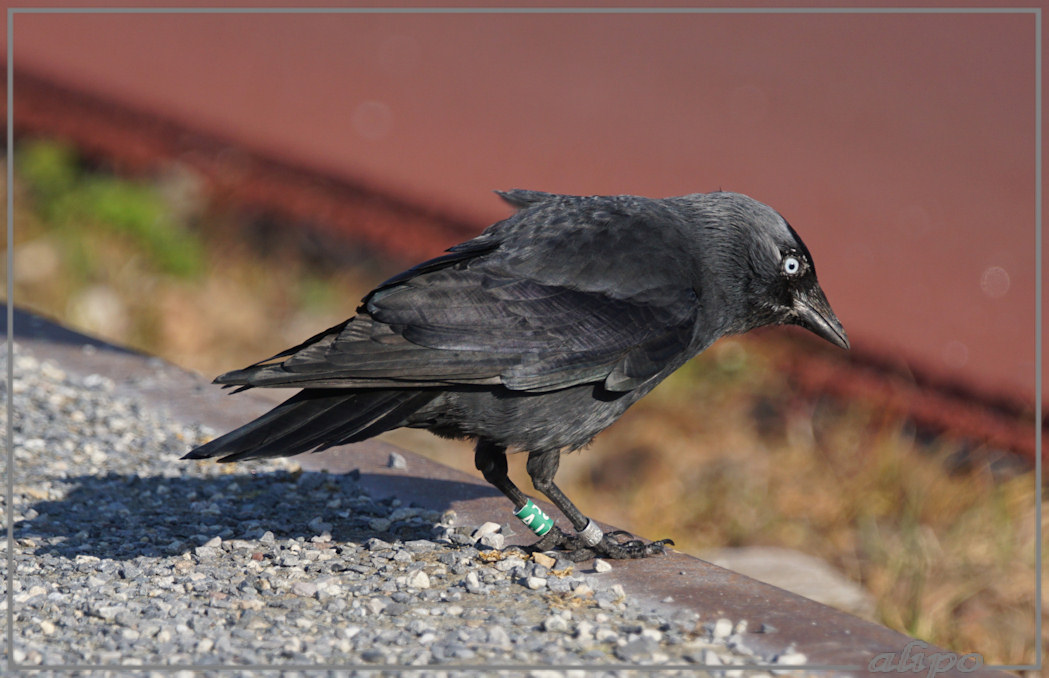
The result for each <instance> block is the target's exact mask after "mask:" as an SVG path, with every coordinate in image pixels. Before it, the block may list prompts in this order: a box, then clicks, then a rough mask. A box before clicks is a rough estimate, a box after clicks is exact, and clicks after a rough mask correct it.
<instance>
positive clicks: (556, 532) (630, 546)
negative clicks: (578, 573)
mask: <svg viewBox="0 0 1049 678" xmlns="http://www.w3.org/2000/svg"><path fill="white" fill-rule="evenodd" d="M622 537H626V538H625V539H622ZM673 545H674V542H673V540H671V539H659V540H657V541H653V542H648V543H645V542H643V541H641V540H640V539H635V538H634V536H633V535H632V534H630V533H629V532H624V531H623V530H616V531H614V532H609V533H607V534H605V535H604V536H603V537H602V538H601V541H599V542H598V543H596V544H594V545H593V546H587V545H586V544H584V543H583V542H582V541H581V540H580V539H579V536H578V535H575V534H569V533H567V532H565V531H564V530H562V529H561V528H559V527H557V526H556V525H555V526H554V529H552V530H550V531H549V532H547V533H546V534H545V535H544V536H543V537H542V538H541V539H540V540H539V541H537V542H535V543H534V544H532V545H531V546H530V547H528V550H529V551H530V552H532V553H535V552H536V551H550V550H553V549H562V550H564V551H565V554H564V555H565V558H567V559H568V560H571V561H573V562H576V563H578V562H581V561H583V560H590V559H591V558H610V559H612V560H627V559H632V558H648V557H650V556H662V555H666V549H665V548H664V547H665V546H673Z"/></svg>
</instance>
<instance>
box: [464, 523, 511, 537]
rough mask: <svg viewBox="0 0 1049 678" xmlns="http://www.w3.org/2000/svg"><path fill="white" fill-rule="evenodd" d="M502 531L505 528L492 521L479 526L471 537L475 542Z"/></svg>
mask: <svg viewBox="0 0 1049 678" xmlns="http://www.w3.org/2000/svg"><path fill="white" fill-rule="evenodd" d="M502 529H503V526H502V525H500V524H499V523H493V522H491V521H488V522H487V523H482V524H481V525H480V526H478V528H477V529H476V530H474V531H473V533H471V534H470V537H471V538H472V539H473V540H474V541H477V540H478V539H480V538H481V537H483V536H484V535H486V534H494V533H496V532H499V531H500V530H502Z"/></svg>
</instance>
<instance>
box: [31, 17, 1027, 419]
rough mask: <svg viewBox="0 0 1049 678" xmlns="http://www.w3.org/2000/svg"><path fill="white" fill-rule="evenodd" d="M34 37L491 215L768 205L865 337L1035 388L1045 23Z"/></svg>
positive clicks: (422, 26)
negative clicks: (554, 197) (726, 193)
mask: <svg viewBox="0 0 1049 678" xmlns="http://www.w3.org/2000/svg"><path fill="white" fill-rule="evenodd" d="M13 28H14V33H13V34H14V63H15V65H16V66H18V67H26V68H31V69H33V70H34V71H36V72H40V73H44V74H47V75H49V76H52V77H53V78H54V79H56V80H59V81H62V82H66V83H69V84H72V85H74V86H77V87H81V88H85V89H88V90H90V91H93V92H98V93H102V94H105V95H109V96H112V97H115V98H118V99H119V100H121V101H124V102H127V103H130V104H133V105H136V106H140V107H145V108H147V109H152V110H155V111H158V112H162V113H163V114H165V115H167V116H170V117H175V118H177V119H180V120H183V121H185V122H186V123H187V124H190V125H192V126H194V127H198V128H203V129H206V130H209V131H212V132H214V133H218V134H222V135H226V136H228V137H230V138H233V139H235V140H239V141H240V142H242V143H244V144H246V145H249V146H251V147H253V148H256V149H260V150H264V151H268V152H271V153H274V154H277V155H278V156H280V157H284V158H287V159H290V160H294V161H297V162H303V163H305V164H307V165H311V166H313V167H317V168H320V169H323V170H326V171H329V172H331V173H334V174H338V175H341V176H345V177H350V178H354V177H359V178H363V179H366V180H367V181H368V182H369V183H371V184H373V185H378V186H382V187H383V188H385V189H387V190H389V191H392V192H395V193H400V194H403V195H405V196H408V197H410V198H416V199H422V200H426V201H430V202H433V203H436V204H439V205H441V206H442V207H444V208H446V209H448V210H449V211H451V212H453V213H457V214H461V215H464V216H467V217H471V218H476V219H477V221H478V224H479V227H480V226H481V225H483V223H488V222H490V221H491V220H494V219H497V218H500V217H501V216H503V215H505V214H506V208H505V207H504V206H502V205H501V203H500V202H499V201H498V200H497V199H496V198H495V197H494V196H493V195H492V194H491V193H490V191H491V190H492V189H496V188H511V187H522V188H537V189H544V190H551V191H559V192H570V193H620V192H629V193H641V194H646V195H653V196H664V195H672V194H681V193H689V192H696V191H710V190H715V189H718V188H724V189H726V190H734V191H740V192H744V193H748V194H751V195H753V196H754V197H756V198H758V199H760V200H763V201H765V202H768V203H769V204H771V205H773V206H774V207H776V208H777V209H778V210H779V211H780V212H782V213H783V214H784V215H785V216H786V217H787V219H788V220H790V222H791V223H792V224H793V225H794V227H795V228H796V229H797V230H798V232H800V233H801V234H802V236H803V237H804V238H805V241H806V243H807V244H808V246H809V249H810V250H811V251H812V252H813V254H814V256H815V258H816V265H817V269H818V271H819V274H820V280H821V282H822V283H823V287H824V289H825V290H826V291H827V294H828V296H829V298H830V300H831V302H832V304H833V305H834V308H835V309H836V310H837V312H838V315H839V317H840V318H841V319H842V321H843V322H844V324H845V326H846V328H847V329H848V331H849V334H850V337H851V338H853V340H854V344H855V345H856V346H858V347H865V348H868V349H870V350H878V351H882V352H885V351H900V352H902V353H903V354H904V355H906V356H907V357H908V358H909V359H911V360H913V361H915V362H916V363H918V364H920V365H921V366H922V367H923V368H924V369H926V370H928V371H931V372H933V373H936V374H940V375H942V376H946V377H952V378H959V379H961V380H962V381H964V382H967V383H969V384H972V385H975V386H977V387H981V388H985V389H988V390H990V391H1005V392H1008V393H1012V394H1014V395H1021V396H1023V397H1026V398H1031V399H1033V394H1034V360H1035V316H1034V310H1035V285H1036V279H1035V277H1036V272H1035V181H1034V168H1035V125H1036V120H1035V111H1036V102H1035V63H1036V55H1035V16H1034V15H1033V14H1030V13H1028V14H1015V13H1014V14H840V13H838V14H674V15H667V14H631V15H580V14H567V15H566V14H536V15H504V14H455V15H433V14H422V15H420V14H379V15H375V14H334V15H333V14H326V15H302V14H298V15H294V14H293V15H287V14H281V15H273V14H271V15H221V14H208V15H200V14H198V15H157V14H150V15H143V14H139V15H112V14H105V15H100V14H94V15H69V14H16V15H15V16H14V26H13ZM17 96H18V95H17V90H16V92H15V101H16V104H15V106H16V108H15V110H16V114H17ZM448 244H449V245H450V244H452V243H448Z"/></svg>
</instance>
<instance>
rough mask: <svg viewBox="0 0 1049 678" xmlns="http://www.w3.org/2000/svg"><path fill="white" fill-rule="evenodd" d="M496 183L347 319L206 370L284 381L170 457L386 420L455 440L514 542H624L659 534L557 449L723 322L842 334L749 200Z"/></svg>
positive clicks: (303, 439)
mask: <svg viewBox="0 0 1049 678" xmlns="http://www.w3.org/2000/svg"><path fill="white" fill-rule="evenodd" d="M499 195H500V196H502V198H503V199H504V200H506V202H508V203H509V204H510V205H512V206H513V207H516V208H518V209H517V212H516V213H515V214H513V215H512V216H510V217H509V218H507V219H505V220H503V221H500V222H498V223H496V224H493V225H492V226H490V227H489V228H488V229H486V230H485V231H484V232H483V233H482V234H481V235H479V236H477V237H476V238H474V239H472V240H469V241H467V242H464V243H462V244H459V245H456V246H455V247H452V248H451V249H449V250H448V253H447V254H445V255H443V256H440V257H437V258H435V259H431V260H429V261H426V262H423V263H421V264H419V265H417V266H415V267H414V268H412V269H409V270H408V271H405V272H404V273H401V274H400V275H397V276H394V277H393V278H391V279H389V280H387V281H386V282H384V283H383V284H381V285H380V286H379V287H378V288H376V289H375V290H373V291H372V292H370V293H369V294H368V295H367V296H366V297H365V298H364V300H363V301H362V302H361V305H360V307H359V308H358V309H357V315H355V316H354V317H352V318H350V319H349V320H347V321H345V322H343V323H341V324H339V325H336V326H335V327H332V328H331V329H328V330H325V331H324V332H321V333H320V334H317V335H316V336H313V337H311V338H309V339H307V340H306V341H305V342H303V343H302V344H300V345H298V346H295V347H294V348H290V349H288V350H286V351H283V352H281V353H278V354H277V355H275V356H273V357H272V358H269V359H267V360H263V361H261V362H259V363H256V364H254V365H251V366H250V367H246V368H244V369H242V370H235V371H232V372H228V373H226V374H223V375H222V376H220V377H218V378H217V379H216V380H215V382H216V383H218V384H225V385H227V386H240V388H239V389H237V390H238V391H240V390H243V389H246V388H251V387H254V386H260V387H298V388H301V389H302V390H301V391H300V392H299V393H298V394H296V395H295V396H293V397H291V398H290V399H289V400H287V401H285V402H284V403H282V404H280V405H278V406H277V407H275V408H274V409H273V410H271V411H270V412H268V413H267V414H264V415H262V416H261V417H259V418H258V419H256V420H254V421H252V422H250V423H248V424H246V425H244V426H242V427H241V428H238V429H236V430H235V431H232V432H230V433H227V434H226V435H224V436H221V437H219V438H216V439H215V440H212V441H211V442H209V443H207V444H205V445H201V446H200V447H198V448H196V449H194V450H193V451H191V452H190V453H189V454H187V455H186V457H185V458H187V459H201V458H207V457H220V458H221V459H220V460H221V461H239V460H243V459H257V458H263V457H283V456H291V455H295V454H300V453H303V452H309V451H319V450H324V449H327V448H329V447H333V446H336V445H343V444H346V443H353V442H358V441H361V440H365V439H366V438H371V437H372V436H375V435H378V434H380V433H382V432H383V431H388V430H390V429H394V428H398V427H401V426H408V427H412V428H424V429H428V430H430V431H432V432H434V433H436V434H437V435H440V436H448V437H471V438H475V439H476V440H477V447H476V453H475V457H474V460H475V463H476V465H477V468H478V469H479V470H480V471H481V473H482V474H483V475H484V477H485V479H486V480H487V481H488V482H490V483H491V484H492V485H494V486H495V487H497V488H498V489H499V490H500V491H501V492H502V493H503V494H505V495H506V496H507V497H508V498H509V499H510V500H511V501H512V502H513V504H514V509H515V514H516V515H517V516H518V517H519V518H521V520H523V521H524V522H525V523H526V524H527V525H528V526H529V527H530V528H531V529H532V530H533V532H535V533H536V534H537V535H539V536H540V540H539V541H538V542H537V543H536V544H535V545H534V548H538V549H549V548H554V547H562V548H565V549H567V550H568V551H569V555H570V557H573V558H576V559H583V558H588V557H592V556H593V555H602V556H605V557H611V558H636V557H643V556H646V555H652V554H656V553H662V552H663V544H665V543H673V542H670V541H669V540H662V541H659V542H653V543H649V544H645V543H643V542H641V541H640V540H636V539H631V540H625V541H624V540H621V539H619V538H618V537H620V536H622V534H623V533H617V534H614V535H606V534H603V533H602V531H601V529H600V528H599V527H598V526H597V525H596V524H595V523H594V522H593V521H591V520H589V519H588V518H587V517H586V516H584V515H583V514H582V513H581V512H580V511H579V509H577V508H576V507H575V505H573V504H572V502H571V501H570V500H569V499H568V497H566V496H565V495H564V493H563V492H562V491H561V490H560V489H559V488H558V487H557V485H555V484H554V474H555V473H556V472H557V467H558V463H559V461H560V456H561V452H562V451H565V450H575V449H578V448H580V447H583V446H584V445H586V444H587V443H588V442H590V440H591V439H592V438H593V437H594V436H595V435H596V434H597V433H599V432H601V431H602V430H604V429H605V428H606V427H607V426H608V425H610V424H611V423H612V422H613V421H615V420H616V419H617V418H618V417H619V416H620V415H621V414H623V412H624V411H625V410H626V409H627V408H628V407H630V405H632V404H633V403H634V402H636V401H637V400H638V399H639V398H641V397H642V396H643V395H645V394H646V393H648V392H649V391H651V390H652V388H653V387H655V386H656V384H658V383H659V382H660V381H662V380H663V379H664V378H665V377H666V376H667V375H669V374H670V373H671V372H673V371H674V370H676V369H677V368H679V367H681V365H682V364H684V363H685V362H686V361H687V360H689V359H690V358H692V357H693V356H695V355H696V354H698V353H700V352H701V351H703V350H704V349H706V348H707V347H708V346H710V345H711V344H712V343H713V342H714V341H715V340H716V339H718V338H719V337H722V336H724V335H727V334H738V333H741V332H746V331H748V330H751V329H754V328H756V327H761V326H764V325H774V324H794V325H800V326H802V327H804V328H806V329H808V330H811V331H812V332H814V333H815V334H817V335H819V336H820V337H823V338H824V339H826V340H828V341H830V342H831V343H833V344H836V345H837V346H840V347H842V348H846V349H847V348H848V347H849V341H848V339H847V338H846V335H845V330H844V329H843V328H842V326H841V323H840V322H839V321H838V319H837V318H836V317H835V315H834V312H833V311H832V310H831V307H830V305H829V304H828V303H827V298H826V297H825V296H824V294H823V291H822V290H821V289H820V286H819V283H818V282H817V281H816V270H815V268H814V267H813V263H812V257H811V256H810V255H809V251H808V249H807V248H806V247H805V244H804V243H802V241H801V238H799V237H798V234H797V233H795V232H794V229H792V228H791V227H790V225H789V224H788V223H787V222H786V220H784V219H783V217H782V216H780V215H779V214H778V213H777V212H776V211H775V210H773V209H772V208H770V207H768V206H767V205H764V204H762V203H760V202H758V201H756V200H754V199H752V198H749V197H747V196H745V195H740V194H738V193H726V192H717V193H706V194H703V193H697V194H693V195H686V196H680V197H674V198H665V199H662V200H656V199H650V198H643V197H638V196H632V195H621V196H591V197H580V196H570V195H555V194H551V193H543V192H538V191H523V190H514V191H508V192H499ZM508 449H512V450H515V451H525V452H527V453H528V463H527V469H528V475H529V476H531V479H532V483H533V485H534V486H535V488H536V489H537V490H539V491H540V492H542V493H543V494H544V495H546V496H547V497H548V498H549V499H550V501H552V502H553V503H554V504H555V505H556V506H557V507H558V508H559V509H560V510H561V512H562V513H564V515H565V517H567V518H568V520H569V521H570V522H571V523H572V527H573V528H575V534H574V535H573V534H568V533H566V532H563V531H562V530H561V529H560V528H557V527H556V526H553V521H552V520H551V519H550V518H549V517H548V516H547V515H546V514H544V513H543V512H542V511H540V510H539V509H538V508H537V507H536V506H535V505H534V504H533V503H532V501H531V500H530V499H529V498H528V497H526V496H525V495H524V494H523V493H522V492H521V491H520V490H519V489H518V488H517V486H516V485H514V483H513V482H512V481H511V480H510V479H509V477H508V476H507V463H506V452H507V450H508Z"/></svg>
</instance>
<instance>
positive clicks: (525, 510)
mask: <svg viewBox="0 0 1049 678" xmlns="http://www.w3.org/2000/svg"><path fill="white" fill-rule="evenodd" d="M514 515H515V516H517V517H518V518H520V519H521V522H522V523H524V524H525V525H527V526H528V529H529V530H531V531H532V532H535V534H536V536H539V537H542V536H543V535H544V534H546V533H547V532H549V531H550V528H551V527H553V526H554V520H553V518H551V517H550V516H548V515H546V514H545V513H543V510H542V509H541V508H539V507H538V506H536V505H535V504H534V503H533V502H532V500H531V499H529V500H528V503H527V504H525V505H524V506H522V507H521V510H519V511H515V512H514Z"/></svg>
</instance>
